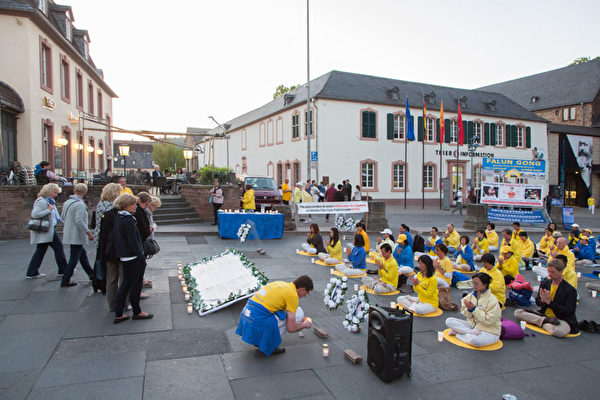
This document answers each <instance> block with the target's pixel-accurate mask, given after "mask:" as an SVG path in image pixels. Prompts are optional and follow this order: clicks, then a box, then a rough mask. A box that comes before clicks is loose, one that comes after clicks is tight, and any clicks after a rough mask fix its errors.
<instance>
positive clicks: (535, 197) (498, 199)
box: [481, 182, 544, 207]
mask: <svg viewBox="0 0 600 400" xmlns="http://www.w3.org/2000/svg"><path fill="white" fill-rule="evenodd" d="M543 192H544V186H543V185H528V184H516V183H515V184H512V183H495V182H482V183H481V204H503V205H511V206H531V207H543V206H544V201H543V199H544V193H543Z"/></svg>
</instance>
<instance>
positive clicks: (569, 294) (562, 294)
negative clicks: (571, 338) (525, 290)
mask: <svg viewBox="0 0 600 400" xmlns="http://www.w3.org/2000/svg"><path fill="white" fill-rule="evenodd" d="M551 284H552V281H551V280H550V279H546V280H544V281H543V282H542V283H541V284H540V289H542V288H544V289H546V290H550V285H551ZM535 303H536V304H537V305H538V306H540V307H541V308H540V312H541V313H545V312H546V309H547V308H550V309H551V310H552V311H553V312H554V314H555V315H556V318H558V319H562V320H563V321H565V322H566V323H567V324H569V326H570V327H571V333H578V332H579V327H578V326H577V317H575V309H576V308H577V290H575V288H574V287H573V286H571V285H570V284H569V283H567V281H565V280H564V279H563V280H562V282H561V283H560V284H559V285H558V288H556V293H555V294H554V300H552V301H551V302H550V304H546V303H543V302H542V299H541V298H540V293H539V291H538V295H537V297H536V298H535Z"/></svg>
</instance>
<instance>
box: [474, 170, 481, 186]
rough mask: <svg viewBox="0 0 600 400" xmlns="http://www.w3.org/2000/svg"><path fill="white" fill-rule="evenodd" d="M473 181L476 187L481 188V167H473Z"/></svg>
mask: <svg viewBox="0 0 600 400" xmlns="http://www.w3.org/2000/svg"><path fill="white" fill-rule="evenodd" d="M473 180H474V181H475V187H476V188H480V187H481V165H476V166H474V167H473Z"/></svg>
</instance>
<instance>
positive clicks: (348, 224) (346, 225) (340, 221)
mask: <svg viewBox="0 0 600 400" xmlns="http://www.w3.org/2000/svg"><path fill="white" fill-rule="evenodd" d="M359 221H360V220H358V221H357V220H355V219H354V218H352V217H349V218H345V217H344V216H343V215H341V214H338V215H337V216H336V217H335V227H336V228H337V229H338V230H340V231H346V232H348V231H353V230H354V229H355V226H356V223H357V222H359Z"/></svg>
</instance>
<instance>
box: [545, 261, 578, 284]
mask: <svg viewBox="0 0 600 400" xmlns="http://www.w3.org/2000/svg"><path fill="white" fill-rule="evenodd" d="M556 259H557V260H560V261H561V262H562V263H563V265H564V266H565V268H564V269H563V278H564V279H565V281H567V282H568V283H569V285H571V286H573V287H574V288H575V289H577V284H578V281H577V272H575V269H574V268H569V266H568V265H569V260H568V259H567V256H565V255H564V254H559V255H557V256H556ZM547 271H548V269H546V272H547Z"/></svg>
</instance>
